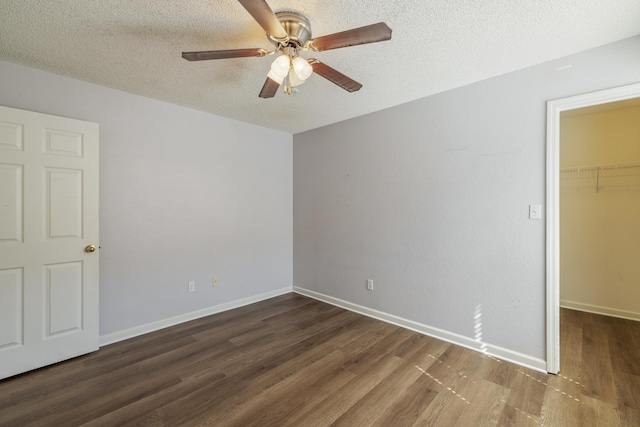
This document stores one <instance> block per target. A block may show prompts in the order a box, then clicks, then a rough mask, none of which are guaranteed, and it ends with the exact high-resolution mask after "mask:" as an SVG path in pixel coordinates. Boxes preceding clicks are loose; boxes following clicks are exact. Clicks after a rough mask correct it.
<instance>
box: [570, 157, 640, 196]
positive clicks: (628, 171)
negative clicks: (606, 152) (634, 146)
mask: <svg viewBox="0 0 640 427" xmlns="http://www.w3.org/2000/svg"><path fill="white" fill-rule="evenodd" d="M560 173H561V174H563V175H564V176H565V177H566V178H570V177H571V178H593V180H594V182H593V184H594V185H595V188H596V192H597V191H599V190H600V188H601V187H602V180H603V179H605V178H618V185H621V184H622V185H624V186H629V185H631V186H632V187H637V186H638V185H640V180H638V182H636V180H635V179H634V178H629V179H631V180H632V181H629V180H626V179H625V178H627V177H634V176H638V177H640V162H635V163H616V164H602V165H588V166H572V167H565V168H560ZM609 183H611V184H613V181H609Z"/></svg>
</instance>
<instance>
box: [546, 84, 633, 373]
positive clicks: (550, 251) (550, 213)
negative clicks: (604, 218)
mask: <svg viewBox="0 0 640 427" xmlns="http://www.w3.org/2000/svg"><path fill="white" fill-rule="evenodd" d="M638 97H640V83H636V84H631V85H627V86H620V87H616V88H612V89H605V90H600V91H597V92H591V93H586V94H582V95H576V96H571V97H568V98H560V99H555V100H553V101H549V102H547V171H546V175H547V176H546V194H547V197H546V199H547V200H546V202H547V210H546V216H547V223H546V228H547V229H546V294H547V298H546V300H547V303H546V311H547V372H549V373H552V374H557V373H558V372H559V371H560V113H562V112H563V111H568V110H575V109H578V108H584V107H591V106H593V105H599V104H607V103H609V102H616V101H624V100H626V99H632V98H638Z"/></svg>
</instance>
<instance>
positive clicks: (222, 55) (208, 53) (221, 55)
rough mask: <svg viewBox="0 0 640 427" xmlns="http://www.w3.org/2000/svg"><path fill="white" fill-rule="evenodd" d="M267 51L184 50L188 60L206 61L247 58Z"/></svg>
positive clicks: (259, 49) (185, 57)
mask: <svg viewBox="0 0 640 427" xmlns="http://www.w3.org/2000/svg"><path fill="white" fill-rule="evenodd" d="M266 54H267V51H266V50H264V49H261V48H258V49H229V50H203V51H200V52H182V57H183V58H184V59H186V60H187V61H204V60H207V59H227V58H245V57H249V56H265V55H266Z"/></svg>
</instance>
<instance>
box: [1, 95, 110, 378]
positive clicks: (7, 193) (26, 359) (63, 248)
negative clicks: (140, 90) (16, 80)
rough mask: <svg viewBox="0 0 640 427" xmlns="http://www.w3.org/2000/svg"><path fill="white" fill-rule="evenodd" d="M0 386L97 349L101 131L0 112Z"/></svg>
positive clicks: (32, 115)
mask: <svg viewBox="0 0 640 427" xmlns="http://www.w3.org/2000/svg"><path fill="white" fill-rule="evenodd" d="M0 214H1V216H0V379H1V378H5V377H8V376H11V375H15V374H18V373H21V372H25V371H28V370H31V369H35V368H39V367H41V366H45V365H48V364H51V363H56V362H59V361H61V360H64V359H68V358H71V357H75V356H79V355H81V354H85V353H88V352H91V351H95V350H97V349H98V251H96V252H93V253H88V252H85V250H84V248H85V247H86V246H87V245H95V246H96V247H97V246H98V245H99V242H98V125H97V124H95V123H88V122H83V121H79V120H73V119H68V118H63V117H56V116H50V115H45V114H39V113H32V112H28V111H23V110H16V109H11V108H6V107H0Z"/></svg>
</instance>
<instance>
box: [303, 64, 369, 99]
mask: <svg viewBox="0 0 640 427" xmlns="http://www.w3.org/2000/svg"><path fill="white" fill-rule="evenodd" d="M309 63H310V64H311V66H312V67H313V72H314V73H316V74H318V75H320V76H322V77H324V78H325V79H327V80H329V81H330V82H332V83H335V84H337V85H338V86H340V87H341V88H342V89H344V90H346V91H347V92H355V91H357V90H360V88H361V87H362V85H361V84H360V83H358V82H357V81H355V80H353V79H352V78H351V77H347V76H345V75H344V74H342V73H341V72H339V71H336V70H334V69H333V68H331V67H329V66H328V65H327V64H323V63H322V62H320V61H318V60H317V59H315V60H309Z"/></svg>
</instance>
